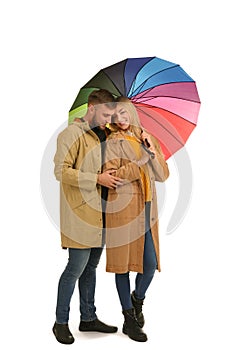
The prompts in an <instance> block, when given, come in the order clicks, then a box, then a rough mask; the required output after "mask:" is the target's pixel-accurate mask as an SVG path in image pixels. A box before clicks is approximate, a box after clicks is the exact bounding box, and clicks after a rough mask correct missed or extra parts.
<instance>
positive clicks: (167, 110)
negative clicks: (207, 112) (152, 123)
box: [137, 102, 201, 129]
mask: <svg viewBox="0 0 233 350" xmlns="http://www.w3.org/2000/svg"><path fill="white" fill-rule="evenodd" d="M198 103H199V104H201V103H200V102H198ZM142 104H143V103H142ZM144 106H145V107H147V108H153V107H155V108H159V109H162V110H163V111H165V112H169V113H172V114H173V115H175V116H177V117H178V118H181V119H183V120H186V121H188V122H189V123H191V124H193V125H196V124H195V123H193V122H191V121H190V120H187V119H186V118H184V117H182V115H179V114H177V113H175V112H172V111H170V110H169V109H166V108H163V107H157V106H151V105H147V104H144ZM137 108H138V109H140V107H138V106H137ZM140 110H141V109H140ZM145 114H146V113H145ZM149 116H150V115H149ZM152 119H153V120H155V119H154V118H152ZM164 129H165V128H164Z"/></svg>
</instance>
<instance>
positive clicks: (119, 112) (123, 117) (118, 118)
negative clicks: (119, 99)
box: [114, 103, 130, 130]
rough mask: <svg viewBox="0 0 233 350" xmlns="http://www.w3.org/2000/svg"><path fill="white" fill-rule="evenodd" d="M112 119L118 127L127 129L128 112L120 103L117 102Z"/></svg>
mask: <svg viewBox="0 0 233 350" xmlns="http://www.w3.org/2000/svg"><path fill="white" fill-rule="evenodd" d="M114 121H115V123H116V125H117V126H118V128H120V129H122V130H127V129H128V128H129V126H130V116H129V113H128V111H127V110H126V109H125V108H124V107H123V106H122V105H121V104H120V103H118V104H117V107H116V114H115V120H114Z"/></svg>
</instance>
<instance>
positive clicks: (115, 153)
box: [103, 139, 140, 182]
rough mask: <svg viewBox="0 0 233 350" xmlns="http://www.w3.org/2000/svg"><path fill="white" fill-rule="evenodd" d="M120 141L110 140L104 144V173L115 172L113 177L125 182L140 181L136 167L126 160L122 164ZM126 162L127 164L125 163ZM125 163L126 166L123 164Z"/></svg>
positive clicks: (138, 170) (133, 163)
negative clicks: (107, 171)
mask: <svg viewBox="0 0 233 350" xmlns="http://www.w3.org/2000/svg"><path fill="white" fill-rule="evenodd" d="M120 142H121V140H119V139H116V140H114V139H110V140H108V141H107V143H106V151H105V164H104V167H103V169H104V171H106V170H115V171H116V172H115V175H116V176H118V177H120V178H121V179H124V180H125V181H126V182H132V181H135V180H138V179H140V169H139V167H138V165H137V164H136V163H135V162H133V161H130V160H128V159H126V160H125V161H124V162H123V158H125V157H124V156H123V153H122V151H121V144H120ZM126 162H127V163H126ZM124 163H126V164H124Z"/></svg>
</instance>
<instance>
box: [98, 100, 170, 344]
mask: <svg viewBox="0 0 233 350" xmlns="http://www.w3.org/2000/svg"><path fill="white" fill-rule="evenodd" d="M116 101H117V107H116V115H115V117H114V120H113V123H112V124H111V129H112V132H111V134H110V135H109V138H108V141H107V144H106V153H105V164H104V170H112V174H114V175H115V176H117V177H120V178H122V179H124V183H123V185H121V186H119V187H117V188H116V189H109V192H108V200H107V207H106V248H107V261H106V271H107V272H114V273H115V274H116V275H115V281H116V288H117V291H118V295H119V299H120V303H121V306H122V310H123V311H122V312H123V315H124V319H125V321H124V325H123V333H125V334H127V335H128V336H129V337H130V338H131V339H133V340H136V341H141V342H144V341H146V340H147V336H146V334H145V333H144V332H143V329H142V327H143V326H144V316H143V313H142V305H143V300H144V298H145V294H146V291H147V289H148V287H149V285H150V283H151V281H152V279H153V276H154V273H155V270H156V269H158V270H159V271H160V262H159V238H158V217H157V199H156V189H155V181H160V182H163V181H165V180H166V179H167V177H168V176H169V170H168V166H167V164H166V162H165V160H164V156H163V154H162V151H161V148H160V145H159V143H158V141H157V140H156V139H155V138H154V137H153V136H152V135H150V134H149V133H147V132H146V131H145V130H143V129H142V127H141V125H140V121H139V117H138V114H137V111H136V109H135V107H134V105H133V104H132V103H131V102H130V100H129V99H127V98H125V97H119V98H118V99H117V100H116ZM130 271H134V272H137V275H136V279H135V290H134V291H133V292H132V294H131V291H130V279H129V272H130Z"/></svg>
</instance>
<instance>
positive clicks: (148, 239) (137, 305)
mask: <svg viewBox="0 0 233 350" xmlns="http://www.w3.org/2000/svg"><path fill="white" fill-rule="evenodd" d="M156 268H157V258H156V253H155V248H154V243H153V238H152V235H151V231H148V232H147V233H146V235H145V245H144V256H143V273H142V274H141V273H138V274H137V276H136V280H135V290H134V291H133V292H132V294H131V299H132V303H133V306H134V309H135V312H136V317H137V320H138V323H139V325H140V327H143V326H144V323H145V319H144V315H143V313H142V306H143V303H144V299H145V294H146V291H147V289H148V287H149V285H150V283H151V281H152V279H153V277H154V273H155V270H156Z"/></svg>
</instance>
